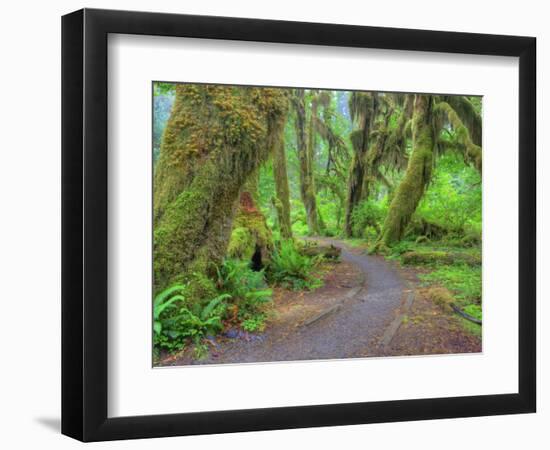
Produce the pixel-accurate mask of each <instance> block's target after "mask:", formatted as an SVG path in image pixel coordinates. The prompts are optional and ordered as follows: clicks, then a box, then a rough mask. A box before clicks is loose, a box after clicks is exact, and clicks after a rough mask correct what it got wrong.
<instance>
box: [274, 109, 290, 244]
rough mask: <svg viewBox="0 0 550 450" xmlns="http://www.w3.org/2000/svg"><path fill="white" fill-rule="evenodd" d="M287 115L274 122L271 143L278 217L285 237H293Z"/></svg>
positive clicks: (275, 202)
mask: <svg viewBox="0 0 550 450" xmlns="http://www.w3.org/2000/svg"><path fill="white" fill-rule="evenodd" d="M285 119H286V117H285V118H281V120H279V121H278V123H276V124H274V130H273V133H272V135H271V142H270V143H269V145H270V146H271V147H272V148H273V178H274V179H275V199H274V204H275V205H274V206H275V209H276V211H277V219H278V222H279V227H280V231H281V236H282V237H283V238H284V239H291V238H292V226H291V223H290V193H289V188H288V172H287V167H286V151H285V139H284V135H285V123H286V120H285Z"/></svg>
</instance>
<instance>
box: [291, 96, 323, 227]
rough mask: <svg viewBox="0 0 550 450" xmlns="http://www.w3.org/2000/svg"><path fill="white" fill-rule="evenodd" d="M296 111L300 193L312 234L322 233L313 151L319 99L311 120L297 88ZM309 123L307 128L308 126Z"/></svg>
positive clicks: (314, 102)
mask: <svg viewBox="0 0 550 450" xmlns="http://www.w3.org/2000/svg"><path fill="white" fill-rule="evenodd" d="M292 104H293V105H294V109H295V112H296V119H295V122H294V123H295V127H296V147H297V151H298V159H299V161H300V195H301V197H302V202H303V203H304V207H305V209H306V220H307V225H308V229H309V232H310V234H314V235H316V234H320V231H321V227H320V224H319V215H318V212H317V199H316V197H315V194H316V192H315V179H314V175H313V152H314V149H315V138H314V135H315V133H314V132H313V131H314V128H313V126H314V125H313V119H312V118H314V117H316V116H317V101H316V100H315V98H313V100H312V102H311V112H310V115H309V122H307V115H306V101H305V92H304V90H303V89H295V90H294V96H293V102H292ZM306 124H307V128H306Z"/></svg>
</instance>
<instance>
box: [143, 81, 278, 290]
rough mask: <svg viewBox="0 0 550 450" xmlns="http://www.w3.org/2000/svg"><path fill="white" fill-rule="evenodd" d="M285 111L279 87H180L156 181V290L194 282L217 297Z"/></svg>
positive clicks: (167, 128)
mask: <svg viewBox="0 0 550 450" xmlns="http://www.w3.org/2000/svg"><path fill="white" fill-rule="evenodd" d="M286 108H287V97H286V95H285V93H284V91H282V90H280V89H265V88H261V89H260V88H241V87H234V86H214V85H188V84H182V85H178V86H177V87H176V93H175V102H174V105H173V108H172V113H171V116H170V119H169V121H168V124H167V127H166V130H165V133H164V137H163V142H162V145H161V151H160V156H159V160H158V162H157V165H156V169H155V178H154V208H153V211H154V230H155V233H154V249H153V252H154V285H155V289H157V290H158V289H162V288H164V287H166V286H167V285H169V284H170V283H173V282H175V281H184V280H193V283H191V286H192V288H193V290H194V292H193V295H195V296H196V297H198V298H203V297H205V296H208V295H211V294H212V293H213V292H214V283H213V281H212V276H213V275H214V272H215V266H216V265H217V264H219V263H220V262H221V260H222V259H223V257H224V256H225V253H226V250H227V245H228V242H229V237H230V233H231V230H232V225H233V218H234V215H235V212H236V208H237V204H238V198H239V194H240V192H241V190H242V186H243V184H244V183H245V181H246V180H247V179H248V178H249V176H250V175H251V174H252V173H253V172H254V171H255V170H256V169H257V168H258V166H259V165H260V164H261V163H262V162H263V161H265V159H266V158H267V157H268V155H269V152H270V148H269V146H268V145H267V142H268V139H269V137H270V135H271V134H272V133H273V132H274V130H275V129H277V127H276V126H275V124H276V123H277V122H278V121H279V120H280V117H281V116H283V115H284V114H286V110H287V109H286Z"/></svg>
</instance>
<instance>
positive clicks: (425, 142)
mask: <svg viewBox="0 0 550 450" xmlns="http://www.w3.org/2000/svg"><path fill="white" fill-rule="evenodd" d="M535 56H536V41H535V38H531V37H516V36H495V35H484V34H467V33H455V32H437V31H421V30H405V29H390V28H374V27H360V26H349V25H333V24H318V23H299V22H283V21H268V20H256V19H240V18H225V17H205V16H186V15H171V14H157V13H142V12H128V11H124V12H123V11H107V10H89V9H84V10H81V11H77V12H74V13H72V14H69V15H66V16H64V17H63V22H62V95H63V98H62V106H63V117H62V119H63V120H62V122H63V130H62V138H63V139H62V147H63V148H62V165H63V167H62V176H63V193H62V197H63V198H62V204H63V218H62V225H63V230H62V240H63V249H62V256H63V265H62V270H63V274H62V277H63V280H62V286H63V298H62V327H63V329H62V376H63V380H62V432H63V433H64V434H66V435H68V436H71V437H74V438H77V439H80V440H83V441H99V440H113V439H129V438H145V437H161V436H176V435H189V434H207V433H225V432H236V431H253V430H270V429H282V428H298V427H315V426H329V425H345V424H359V423H374V422H394V421H404V420H423V419H436V418H451V417H466V416H480V415H496V414H512V413H527V412H534V411H535V404H536V379H535V374H536V361H535V354H536V348H535V325H536V321H535V304H536V303H535V300H536V286H535V273H536V271H535V263H536V258H535V239H536V225H535V218H536V208H535V205H536V201H535V200H536V198H535V185H536V182H535V172H536V170H535V169H536V158H535V130H536V117H535V111H536V108H535V89H536V86H535V81H536V80H535ZM472 374H476V376H475V381H472Z"/></svg>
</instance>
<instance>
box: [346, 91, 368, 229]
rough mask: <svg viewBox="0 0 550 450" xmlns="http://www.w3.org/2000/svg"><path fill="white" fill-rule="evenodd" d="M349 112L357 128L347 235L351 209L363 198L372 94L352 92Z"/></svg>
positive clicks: (349, 189)
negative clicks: (356, 123)
mask: <svg viewBox="0 0 550 450" xmlns="http://www.w3.org/2000/svg"><path fill="white" fill-rule="evenodd" d="M350 103H351V108H350V110H351V112H352V116H353V118H354V120H355V121H357V122H359V128H358V129H357V130H355V131H353V132H352V134H351V142H352V145H353V158H352V161H351V167H350V172H349V178H348V192H347V198H346V213H345V217H344V233H345V235H346V236H347V237H351V236H352V235H353V216H352V215H353V210H354V209H355V207H356V206H357V205H358V204H359V202H360V201H361V199H362V198H363V185H364V183H363V181H364V177H365V162H366V161H365V156H366V154H367V150H368V146H369V133H370V130H371V127H370V125H371V119H372V114H373V108H374V104H373V94H371V93H365V92H354V93H353V94H352V97H351V99H350Z"/></svg>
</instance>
